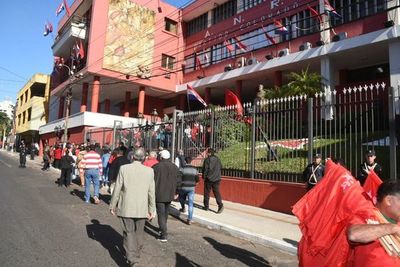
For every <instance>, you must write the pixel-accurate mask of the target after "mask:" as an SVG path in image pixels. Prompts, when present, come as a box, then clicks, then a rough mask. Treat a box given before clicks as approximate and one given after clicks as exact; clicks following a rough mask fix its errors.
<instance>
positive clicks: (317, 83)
mask: <svg viewBox="0 0 400 267" xmlns="http://www.w3.org/2000/svg"><path fill="white" fill-rule="evenodd" d="M289 77H290V79H291V80H292V81H291V82H289V83H288V84H287V87H288V89H287V90H286V96H289V95H290V96H292V95H304V94H306V95H308V96H313V95H314V94H315V93H317V92H320V91H321V90H322V84H321V75H319V74H318V73H315V72H309V71H308V67H307V69H305V70H302V71H301V73H296V72H291V73H290V74H289Z"/></svg>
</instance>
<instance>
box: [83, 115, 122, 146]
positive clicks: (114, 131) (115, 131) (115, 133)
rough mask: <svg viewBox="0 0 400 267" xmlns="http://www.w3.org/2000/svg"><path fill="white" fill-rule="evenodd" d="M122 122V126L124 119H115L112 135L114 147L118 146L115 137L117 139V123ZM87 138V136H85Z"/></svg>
mask: <svg viewBox="0 0 400 267" xmlns="http://www.w3.org/2000/svg"><path fill="white" fill-rule="evenodd" d="M118 123H120V125H121V128H122V121H117V120H115V121H114V126H113V136H112V146H111V148H112V149H114V148H115V147H116V145H115V139H116V135H117V124H118ZM85 138H86V137H85Z"/></svg>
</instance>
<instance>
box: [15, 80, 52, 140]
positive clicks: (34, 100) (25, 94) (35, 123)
mask: <svg viewBox="0 0 400 267" xmlns="http://www.w3.org/2000/svg"><path fill="white" fill-rule="evenodd" d="M35 83H42V84H45V85H46V87H45V93H44V97H39V96H33V97H32V96H31V87H32V85H34V84H35ZM49 95H50V76H49V75H45V74H40V73H38V74H35V75H33V76H32V78H31V79H30V80H29V81H28V82H27V83H26V84H25V85H24V87H23V88H22V89H21V90H20V91H19V92H18V95H17V99H18V105H17V111H16V132H17V134H19V133H23V132H26V131H29V130H33V131H38V130H39V127H40V126H42V125H44V124H46V123H47V118H48V114H47V113H48V100H49ZM29 109H31V118H30V120H29V121H28V111H29ZM24 116H25V122H24V120H23V118H24Z"/></svg>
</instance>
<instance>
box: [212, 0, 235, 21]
mask: <svg viewBox="0 0 400 267" xmlns="http://www.w3.org/2000/svg"><path fill="white" fill-rule="evenodd" d="M236 11H237V4H236V0H230V1H228V2H226V3H224V4H222V5H220V6H217V7H216V8H214V9H213V12H212V13H213V19H212V22H213V24H217V23H218V22H220V21H223V20H225V19H227V18H229V17H232V16H233V15H235V14H236Z"/></svg>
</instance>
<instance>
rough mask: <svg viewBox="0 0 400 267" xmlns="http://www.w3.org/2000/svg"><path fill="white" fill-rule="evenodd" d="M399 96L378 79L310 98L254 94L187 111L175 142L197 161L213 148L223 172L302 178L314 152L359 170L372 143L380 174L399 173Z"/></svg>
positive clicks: (286, 179)
mask: <svg viewBox="0 0 400 267" xmlns="http://www.w3.org/2000/svg"><path fill="white" fill-rule="evenodd" d="M398 95H399V90H398V89H393V88H389V87H387V86H386V84H384V83H377V84H369V85H364V86H357V87H352V88H345V89H343V90H341V91H340V92H337V91H333V92H329V93H319V94H316V95H315V96H313V97H312V98H309V97H307V96H305V95H302V96H292V97H285V98H279V99H271V100H256V101H255V102H254V103H245V104H244V105H243V107H238V106H227V107H215V108H210V109H206V110H201V111H196V112H189V113H182V114H178V116H177V119H176V144H175V146H174V147H175V149H176V150H179V149H182V150H183V151H184V153H185V155H190V156H192V157H194V158H195V159H196V160H195V164H197V165H198V166H201V163H202V159H203V158H204V157H205V149H206V147H213V148H215V149H216V151H217V152H218V154H217V155H218V156H219V157H220V159H221V161H222V164H223V174H224V175H227V176H235V177H248V178H255V179H265V180H275V181H284V182H303V180H302V172H303V169H304V167H305V166H306V165H307V164H308V163H309V162H311V160H312V157H313V154H315V153H320V154H322V156H323V157H324V158H334V159H341V161H342V162H344V164H345V165H346V166H347V167H348V168H349V169H350V170H351V171H352V172H353V174H354V175H356V174H357V171H358V167H359V166H360V164H361V163H362V162H363V160H364V153H365V151H366V150H368V149H374V150H375V151H376V153H377V161H378V162H379V163H380V164H381V165H382V166H383V170H384V171H383V178H389V177H393V178H394V177H395V175H396V173H397V166H396V164H395V161H396V154H397V153H398V151H397V150H396V149H397V138H398V136H399V129H398V128H399V127H400V126H399V123H400V121H399V117H398V115H396V114H400V112H399V110H397V111H396V107H398V104H397V103H398V102H399V96H398ZM389 103H392V104H391V105H389ZM397 109H398V108H397ZM390 114H392V119H391V117H390ZM390 121H392V122H393V125H392V127H390ZM395 121H397V124H396V123H395ZM396 127H397V129H396ZM391 151H392V152H391ZM391 153H392V154H391Z"/></svg>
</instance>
